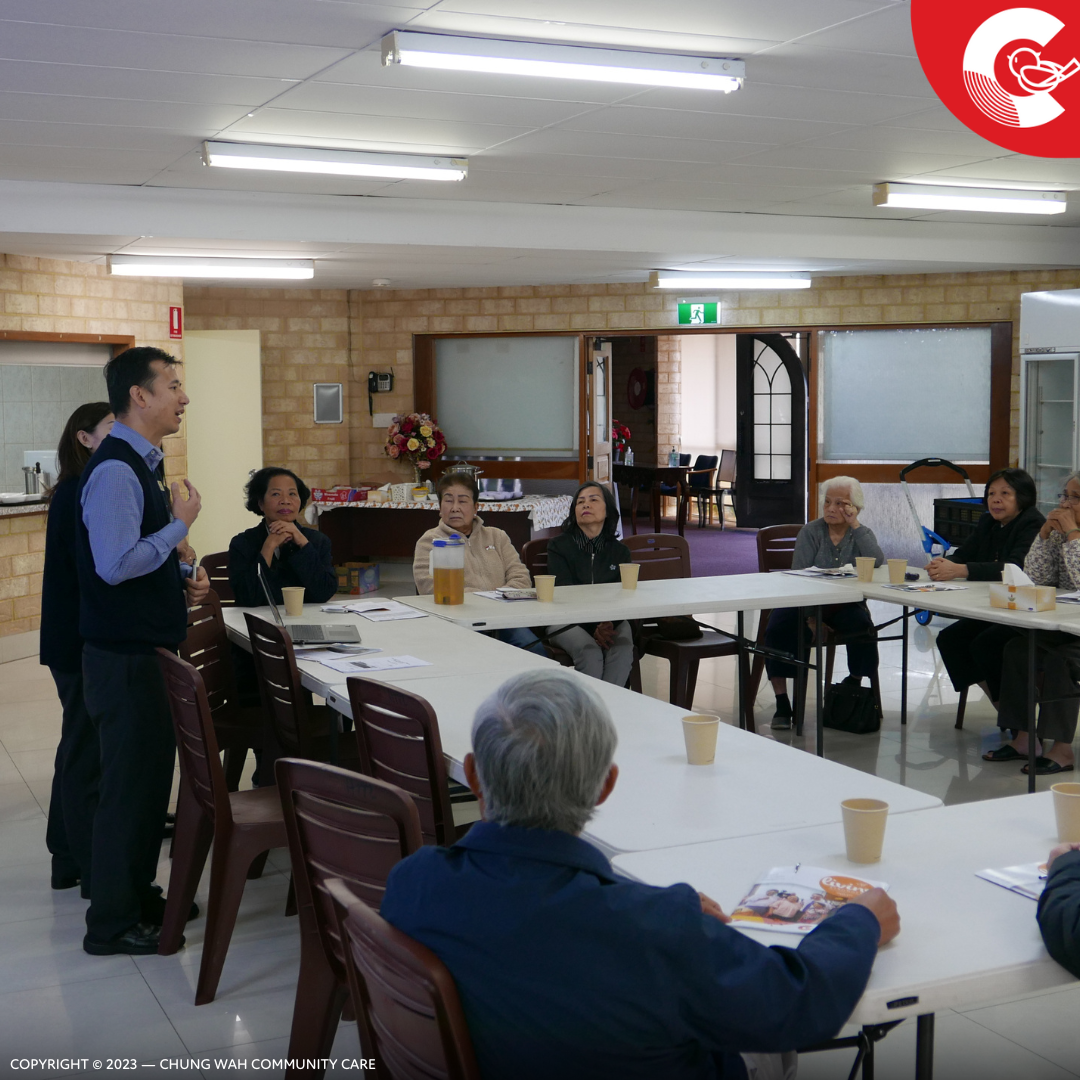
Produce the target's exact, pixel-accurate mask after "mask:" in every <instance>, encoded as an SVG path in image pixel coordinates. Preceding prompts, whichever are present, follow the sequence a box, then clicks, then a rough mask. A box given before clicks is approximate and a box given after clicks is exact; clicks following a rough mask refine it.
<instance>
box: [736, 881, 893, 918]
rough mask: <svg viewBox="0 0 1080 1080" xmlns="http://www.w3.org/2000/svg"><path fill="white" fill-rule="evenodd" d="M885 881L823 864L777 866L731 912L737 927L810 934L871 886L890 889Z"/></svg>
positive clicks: (872, 887) (871, 887)
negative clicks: (825, 867) (822, 865)
mask: <svg viewBox="0 0 1080 1080" xmlns="http://www.w3.org/2000/svg"><path fill="white" fill-rule="evenodd" d="M888 888H889V886H888V885H886V884H885V883H884V882H883V881H871V880H870V879H869V878H861V877H853V876H851V875H850V874H846V873H844V874H841V873H838V872H837V871H834V870H825V869H823V868H822V867H820V866H802V865H801V864H796V865H795V866H777V867H773V869H772V870H770V871H769V872H768V873H767V874H765V875H764V876H763V877H762V878H760V879H759V880H758V881H757V882H756V884H755V885H754V887H753V888H752V889H751V890H750V891H749V892H748V893H747V894H746V896H744V897H743V898H742V900H740V901H739V903H738V905H737V906H736V908H735V910H734V911H732V913H731V922H732V925H733V926H745V927H753V928H754V929H755V930H774V931H776V932H777V933H779V934H809V933H810V931H811V930H813V929H814V927H815V926H817V925H818V924H819V923H821V922H822V921H823V920H825V919H827V918H828V917H829V916H830V915H832V914H833V913H834V912H835V911H838V910H839V909H840V908H842V907H843V906H844V905H845V904H846V903H847V902H848V901H849V900H854V899H855V897H857V896H861V895H862V894H863V893H864V892H869V891H870V890H871V889H886V890H887V889H888Z"/></svg>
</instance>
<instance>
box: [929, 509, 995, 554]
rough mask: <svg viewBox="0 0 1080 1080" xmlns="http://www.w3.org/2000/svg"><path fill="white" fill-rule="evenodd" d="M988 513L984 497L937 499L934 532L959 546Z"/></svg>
mask: <svg viewBox="0 0 1080 1080" xmlns="http://www.w3.org/2000/svg"><path fill="white" fill-rule="evenodd" d="M984 513H986V507H985V506H984V505H983V501H982V499H935V500H934V532H936V533H937V534H938V536H941V537H944V538H945V539H946V540H948V541H949V543H950V544H952V545H953V546H954V547H959V546H960V545H961V544H962V543H963V542H964V541H965V540H967V538H968V537H969V536H971V534H972V533H973V532H974V531H975V526H976V525H978V523H979V518H981V517H982V516H983V514H984Z"/></svg>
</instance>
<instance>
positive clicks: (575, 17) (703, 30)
mask: <svg viewBox="0 0 1080 1080" xmlns="http://www.w3.org/2000/svg"><path fill="white" fill-rule="evenodd" d="M881 6H882V4H881V0H814V2H813V3H792V2H791V0H754V3H752V4H747V3H725V4H718V3H716V0H682V2H681V3H680V4H679V7H678V10H677V12H676V11H674V10H673V9H672V8H670V7H665V6H664V5H663V4H656V3H654V2H653V0H621V2H620V3H618V4H611V3H606V2H604V0H443V3H441V4H439V6H438V8H437V9H436V10H437V11H438V12H439V13H445V14H447V15H449V14H455V13H462V14H465V13H467V14H470V15H488V16H491V17H493V18H505V17H506V16H508V15H511V14H512V15H513V16H516V17H518V18H520V19H523V20H524V19H528V20H531V21H534V22H537V23H540V24H541V25H544V24H548V25H551V31H550V34H549V35H548V36H553V35H554V34H555V33H556V32H558V31H560V30H565V31H566V32H567V33H569V32H570V31H574V32H575V33H576V32H577V31H578V30H580V29H581V28H587V27H594V28H598V29H599V28H610V29H616V30H619V29H623V28H631V29H640V30H651V31H655V32H656V33H658V34H670V33H680V32H681V33H684V34H690V33H695V34H699V35H701V36H702V37H725V38H757V39H768V40H772V41H775V40H787V39H788V38H793V37H799V36H801V35H803V34H808V33H811V32H812V31H814V30H819V29H821V28H822V27H825V26H831V25H832V24H834V23H838V22H842V21H844V20H846V19H851V18H854V17H856V16H858V15H861V14H863V13H864V12H866V11H872V10H873V9H874V8H876V7H881ZM559 23H561V24H565V26H564V27H560V26H559V25H557V24H559ZM581 40H588V39H586V38H582V39H581ZM702 51H704V50H703V49H701V48H700V47H699V48H697V49H695V52H702Z"/></svg>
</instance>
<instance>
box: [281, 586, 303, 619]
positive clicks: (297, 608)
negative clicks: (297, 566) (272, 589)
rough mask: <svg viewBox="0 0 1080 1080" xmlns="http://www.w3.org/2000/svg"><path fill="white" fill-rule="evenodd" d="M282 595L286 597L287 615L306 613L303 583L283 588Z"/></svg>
mask: <svg viewBox="0 0 1080 1080" xmlns="http://www.w3.org/2000/svg"><path fill="white" fill-rule="evenodd" d="M281 595H282V596H283V597H284V598H285V614H286V615H303V614H304V587H303V585H290V586H288V588H285V589H282V590H281Z"/></svg>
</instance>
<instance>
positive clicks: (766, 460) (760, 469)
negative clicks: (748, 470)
mask: <svg viewBox="0 0 1080 1080" xmlns="http://www.w3.org/2000/svg"><path fill="white" fill-rule="evenodd" d="M770 466H771V459H770V457H769V455H768V454H755V455H754V479H755V480H771V479H772V478H773V476H772V468H771V467H770Z"/></svg>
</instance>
